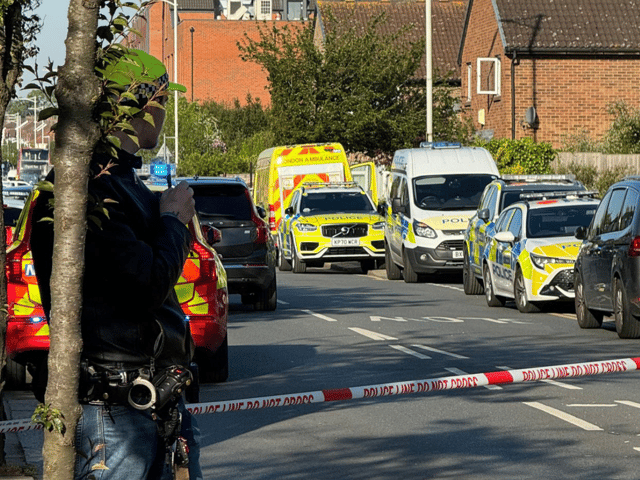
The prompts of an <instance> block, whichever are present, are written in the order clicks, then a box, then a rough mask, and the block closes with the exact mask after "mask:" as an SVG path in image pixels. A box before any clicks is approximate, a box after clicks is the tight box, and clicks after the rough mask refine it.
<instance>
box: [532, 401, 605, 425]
mask: <svg viewBox="0 0 640 480" xmlns="http://www.w3.org/2000/svg"><path fill="white" fill-rule="evenodd" d="M522 403H524V404H525V405H528V406H529V407H532V408H535V409H538V410H540V411H542V412H545V413H548V414H549V415H552V416H554V417H556V418H559V419H560V420H564V421H565V422H567V423H570V424H572V425H575V426H576V427H579V428H581V429H583V430H587V431H591V432H595V431H602V429H601V428H600V427H598V426H597V425H594V424H593V423H589V422H585V421H584V420H582V419H581V418H578V417H574V416H573V415H569V414H568V413H566V412H563V411H562V410H558V409H556V408H553V407H549V406H547V405H545V404H543V403H540V402H522Z"/></svg>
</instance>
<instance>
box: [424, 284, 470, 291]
mask: <svg viewBox="0 0 640 480" xmlns="http://www.w3.org/2000/svg"><path fill="white" fill-rule="evenodd" d="M425 285H433V286H434V287H441V288H448V289H450V290H456V291H458V292H464V289H463V288H460V287H454V286H453V285H442V284H440V283H426V284H425Z"/></svg>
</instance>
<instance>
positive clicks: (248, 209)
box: [175, 177, 277, 310]
mask: <svg viewBox="0 0 640 480" xmlns="http://www.w3.org/2000/svg"><path fill="white" fill-rule="evenodd" d="M181 180H186V181H187V182H188V183H189V185H190V186H191V188H192V189H193V192H194V199H195V202H196V211H197V212H198V217H199V219H200V224H201V226H202V227H204V231H205V232H207V227H215V228H216V229H218V230H219V231H220V232H221V233H222V239H220V240H219V241H215V245H214V248H215V249H216V251H217V252H218V254H219V255H220V256H221V257H222V264H223V265H224V268H225V270H226V272H227V279H228V282H229V285H228V288H229V293H230V294H240V295H241V298H242V303H243V304H253V305H254V307H255V309H256V310H275V309H276V303H277V287H276V248H275V244H274V243H273V239H272V237H271V235H270V233H269V225H268V224H267V223H266V222H265V221H264V220H263V219H264V218H265V217H266V213H265V211H264V209H262V208H261V207H256V206H255V205H254V203H253V201H252V200H251V195H250V192H249V188H248V187H247V184H246V183H245V182H244V181H243V180H242V179H241V178H238V177H235V178H230V177H192V178H178V179H175V182H176V183H178V182H179V181H181ZM210 233H211V234H212V235H213V230H211V231H210ZM209 240H211V243H214V242H213V238H210V239H209ZM216 240H217V239H216Z"/></svg>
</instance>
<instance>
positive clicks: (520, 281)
mask: <svg viewBox="0 0 640 480" xmlns="http://www.w3.org/2000/svg"><path fill="white" fill-rule="evenodd" d="M513 297H514V298H515V300H516V307H518V310H519V311H520V312H522V313H536V312H539V311H540V307H538V306H537V305H536V304H534V303H532V302H530V301H529V298H528V297H527V284H526V283H525V281H524V276H523V275H522V270H521V269H520V268H518V270H517V271H516V281H515V282H514V284H513Z"/></svg>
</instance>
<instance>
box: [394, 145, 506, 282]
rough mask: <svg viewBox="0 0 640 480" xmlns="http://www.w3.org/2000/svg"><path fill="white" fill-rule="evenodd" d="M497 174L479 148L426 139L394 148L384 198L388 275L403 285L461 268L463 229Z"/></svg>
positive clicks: (486, 153)
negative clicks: (408, 145)
mask: <svg viewBox="0 0 640 480" xmlns="http://www.w3.org/2000/svg"><path fill="white" fill-rule="evenodd" d="M498 176H499V172H498V167H497V166H496V163H495V161H494V160H493V158H492V157H491V154H490V153H489V152H488V151H487V150H485V149H484V148H480V147H462V146H461V145H460V144H452V143H444V142H440V143H424V144H422V146H421V148H411V149H404V150H398V151H396V152H395V155H394V157H393V163H392V165H391V178H390V182H391V183H390V187H389V190H388V196H387V198H386V204H387V205H386V212H385V213H386V215H385V266H386V271H387V278H388V279H389V280H398V279H400V278H401V277H404V281H405V282H407V283H414V282H417V281H420V280H421V279H422V278H423V277H424V275H425V274H431V273H436V272H442V271H448V270H449V271H450V270H461V269H462V261H463V242H464V232H465V230H466V228H467V224H468V222H469V218H470V217H471V216H472V215H473V214H474V213H475V211H476V209H477V207H478V202H479V201H480V197H481V195H482V192H483V190H484V188H485V186H486V185H487V184H488V183H489V182H491V181H492V180H494V179H496V178H497V177H498Z"/></svg>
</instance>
